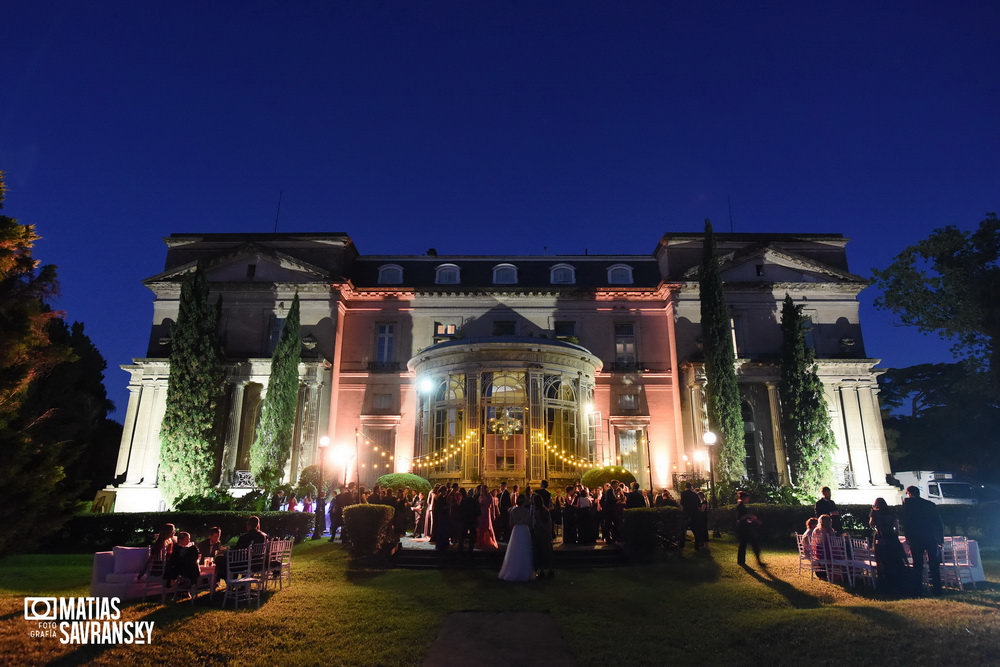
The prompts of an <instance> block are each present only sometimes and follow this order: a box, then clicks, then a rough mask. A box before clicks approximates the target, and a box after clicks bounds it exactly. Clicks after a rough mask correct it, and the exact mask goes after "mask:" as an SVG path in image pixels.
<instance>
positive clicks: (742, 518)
mask: <svg viewBox="0 0 1000 667" xmlns="http://www.w3.org/2000/svg"><path fill="white" fill-rule="evenodd" d="M749 505H750V494H749V493H747V492H746V491H740V492H738V493H737V494H736V536H737V537H738V538H739V540H740V546H739V549H738V550H737V552H736V562H737V563H738V564H739V565H742V566H744V567H746V564H747V545H748V544H749V545H750V548H751V549H753V555H754V557H755V558H756V559H757V564H758V565H764V562H763V561H761V559H760V533H759V530H758V527H759V526H760V519H758V518H757V516H756V515H755V514H753V513H752V512H751V511H750V507H749Z"/></svg>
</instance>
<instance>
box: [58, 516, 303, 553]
mask: <svg viewBox="0 0 1000 667" xmlns="http://www.w3.org/2000/svg"><path fill="white" fill-rule="evenodd" d="M253 515H256V516H259V517H260V524H261V530H263V531H264V532H265V533H267V534H268V535H270V536H272V537H293V538H295V541H296V542H301V541H302V540H304V539H305V538H307V537H308V536H309V535H311V534H312V531H313V524H314V522H315V520H316V517H315V515H314V514H306V513H304V512H115V513H112V514H78V515H76V516H74V517H73V518H72V519H70V520H69V521H68V522H67V523H66V525H64V526H63V528H62V529H61V530H60V531H59V532H57V533H56V534H55V535H53V536H52V537H51V538H49V539H48V540H47V541H46V544H45V546H44V547H43V550H45V551H61V552H77V553H79V552H87V551H107V550H108V549H111V548H112V547H115V546H145V545H148V544H149V543H150V542H152V541H153V539H154V538H155V537H156V534H157V533H158V532H159V530H160V527H161V526H163V524H165V523H172V524H174V525H175V526H176V527H177V530H178V531H186V532H188V533H191V537H192V538H193V539H195V540H200V539H203V538H205V537H207V536H208V529H209V528H211V527H212V526H218V527H219V528H221V529H222V539H223V541H224V542H229V541H231V540H233V539H234V538H236V537H238V536H239V535H240V534H241V533H243V532H245V531H246V520H247V517H250V516H253Z"/></svg>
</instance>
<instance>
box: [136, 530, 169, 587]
mask: <svg viewBox="0 0 1000 667" xmlns="http://www.w3.org/2000/svg"><path fill="white" fill-rule="evenodd" d="M175 530H176V528H175V527H174V524H172V523H165V524H163V528H161V529H160V532H159V534H158V535H157V536H156V539H155V540H153V543H152V544H150V545H149V558H147V559H146V564H145V565H143V566H142V572H140V573H139V576H138V579H142V578H143V577H145V576H146V574H147V573H148V572H149V568H150V567H151V566H152V564H153V563H154V562H156V561H165V560H167V559H169V558H170V552H171V550H172V549H173V547H174V543H175V542H176V541H177V538H176V537H175V536H174V531H175Z"/></svg>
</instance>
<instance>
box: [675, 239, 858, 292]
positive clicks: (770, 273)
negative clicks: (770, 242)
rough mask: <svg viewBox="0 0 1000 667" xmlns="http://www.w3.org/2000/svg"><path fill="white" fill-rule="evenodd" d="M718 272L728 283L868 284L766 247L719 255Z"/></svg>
mask: <svg viewBox="0 0 1000 667" xmlns="http://www.w3.org/2000/svg"><path fill="white" fill-rule="evenodd" d="M719 271H720V273H721V274H722V280H723V281H725V282H727V283H751V282H752V283H761V282H767V283H844V282H849V283H867V281H866V280H865V279H864V278H862V277H861V276H858V275H855V274H853V273H850V272H848V271H843V270H841V269H838V268H836V267H832V266H829V265H827V264H823V263H821V262H817V261H815V260H812V259H809V258H806V257H802V256H800V255H796V254H794V253H790V252H786V251H783V250H776V249H774V248H771V247H767V246H757V247H753V248H745V249H741V250H738V251H735V252H731V253H728V254H724V255H720V256H719ZM700 273H701V267H700V266H696V267H693V268H692V269H691V270H689V271H688V272H687V274H685V277H686V278H689V279H697V278H698V276H699V275H700Z"/></svg>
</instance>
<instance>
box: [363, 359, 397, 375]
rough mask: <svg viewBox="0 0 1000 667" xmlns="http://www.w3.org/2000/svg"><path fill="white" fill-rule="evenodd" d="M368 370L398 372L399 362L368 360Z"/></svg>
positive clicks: (373, 371)
mask: <svg viewBox="0 0 1000 667" xmlns="http://www.w3.org/2000/svg"><path fill="white" fill-rule="evenodd" d="M368 372H369V373H398V372H399V362H398V361H369V362H368Z"/></svg>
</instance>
